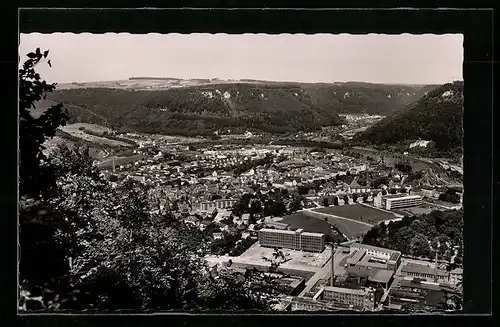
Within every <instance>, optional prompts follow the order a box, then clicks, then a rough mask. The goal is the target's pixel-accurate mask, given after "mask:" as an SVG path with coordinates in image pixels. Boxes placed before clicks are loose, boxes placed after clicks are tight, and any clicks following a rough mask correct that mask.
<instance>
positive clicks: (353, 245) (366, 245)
mask: <svg viewBox="0 0 500 327" xmlns="http://www.w3.org/2000/svg"><path fill="white" fill-rule="evenodd" d="M350 247H351V248H359V249H367V250H372V251H380V252H387V253H391V254H392V253H399V254H401V252H399V251H396V250H391V249H386V248H380V247H378V246H373V245H368V244H362V243H352V244H351V246H350Z"/></svg>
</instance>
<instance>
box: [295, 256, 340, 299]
mask: <svg viewBox="0 0 500 327" xmlns="http://www.w3.org/2000/svg"><path fill="white" fill-rule="evenodd" d="M347 255H348V254H346V253H342V251H339V250H337V251H335V255H334V259H333V260H334V261H333V262H334V265H335V276H342V275H343V274H345V268H344V267H343V266H341V265H340V262H341V261H342V259H344V258H345V257H346V256H347ZM331 270H332V266H331V259H329V260H328V261H327V262H326V263H325V265H324V266H323V267H322V268H321V269H320V270H319V271H318V272H316V273H315V274H314V275H313V276H312V277H311V278H310V279H309V280H308V281H307V283H306V287H305V288H304V290H302V292H301V293H300V294H299V296H302V297H303V296H304V295H305V294H307V293H308V292H309V291H310V290H311V289H312V288H313V287H314V285H316V283H317V282H318V281H319V280H320V279H328V278H330V277H331V275H332V274H331Z"/></svg>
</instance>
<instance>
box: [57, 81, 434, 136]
mask: <svg viewBox="0 0 500 327" xmlns="http://www.w3.org/2000/svg"><path fill="white" fill-rule="evenodd" d="M172 80H174V79H169V80H166V81H162V80H148V79H147V78H134V79H131V80H128V81H115V82H98V83H82V84H76V83H73V84H66V85H64V86H63V87H62V88H60V89H59V90H57V91H55V92H53V93H51V94H49V96H48V100H50V101H55V102H63V103H64V104H65V105H66V106H67V107H69V108H70V116H71V120H70V122H85V123H95V124H101V125H102V124H104V122H106V124H105V125H106V126H109V127H111V128H113V129H118V130H135V131H139V132H149V133H164V134H179V135H207V134H211V133H213V132H214V131H215V130H217V129H230V130H233V131H235V132H237V131H245V130H250V131H255V132H268V133H291V132H297V131H312V130H317V129H319V128H321V127H322V126H333V125H338V124H341V123H342V120H341V119H340V118H339V116H338V114H339V113H368V114H381V115H387V114H391V113H392V112H394V111H396V110H398V109H399V108H401V107H403V106H405V105H407V104H409V103H411V102H413V101H415V100H416V99H418V98H420V97H421V96H422V95H423V94H425V92H427V91H428V90H430V89H432V88H433V87H431V86H422V85H420V86H418V85H417V86H399V85H379V84H369V83H357V82H349V83H334V84H326V83H318V84H310V83H309V84H308V83H293V82H246V83H245V82H243V83H242V82H221V81H218V82H217V83H214V81H211V82H210V83H208V84H207V83H204V81H202V80H191V81H184V80H175V81H174V82H173V84H172V83H170V82H171V81H172ZM58 87H59V86H58Z"/></svg>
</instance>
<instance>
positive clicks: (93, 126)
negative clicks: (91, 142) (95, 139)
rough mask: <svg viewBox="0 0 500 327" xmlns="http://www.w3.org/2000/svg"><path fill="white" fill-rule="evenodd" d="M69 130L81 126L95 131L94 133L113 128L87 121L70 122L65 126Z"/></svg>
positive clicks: (77, 128)
mask: <svg viewBox="0 0 500 327" xmlns="http://www.w3.org/2000/svg"><path fill="white" fill-rule="evenodd" d="M65 127H66V128H67V129H69V130H72V131H74V130H79V129H80V128H81V127H83V128H85V130H87V131H90V132H94V133H103V132H111V129H109V128H107V127H104V126H101V125H96V124H87V123H75V124H68V125H66V126H65Z"/></svg>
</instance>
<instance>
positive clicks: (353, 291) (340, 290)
mask: <svg viewBox="0 0 500 327" xmlns="http://www.w3.org/2000/svg"><path fill="white" fill-rule="evenodd" d="M323 290H325V291H328V292H335V293H345V294H354V295H364V294H365V290H364V289H353V288H344V287H335V286H325V287H324V288H323Z"/></svg>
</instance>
